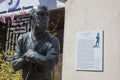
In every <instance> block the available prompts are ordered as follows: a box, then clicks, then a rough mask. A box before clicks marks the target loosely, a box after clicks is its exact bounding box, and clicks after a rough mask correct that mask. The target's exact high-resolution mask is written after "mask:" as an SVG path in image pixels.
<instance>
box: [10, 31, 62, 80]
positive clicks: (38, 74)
mask: <svg viewBox="0 0 120 80" xmlns="http://www.w3.org/2000/svg"><path fill="white" fill-rule="evenodd" d="M30 49H31V50H34V52H35V53H36V55H35V59H34V62H27V61H24V60H23V55H24V54H25V53H26V52H27V51H28V50H30ZM59 50H60V49H59V41H58V39H57V38H56V37H55V36H53V35H51V34H50V33H48V32H45V33H44V36H43V38H42V39H41V40H40V41H39V42H38V43H37V44H35V42H34V41H33V39H32V38H31V32H29V33H25V34H22V35H20V37H19V38H18V41H17V43H16V51H15V54H14V57H13V61H12V66H13V69H14V70H15V71H18V70H20V69H22V78H23V80H51V70H52V69H53V67H54V65H55V64H56V63H57V62H58V55H59Z"/></svg>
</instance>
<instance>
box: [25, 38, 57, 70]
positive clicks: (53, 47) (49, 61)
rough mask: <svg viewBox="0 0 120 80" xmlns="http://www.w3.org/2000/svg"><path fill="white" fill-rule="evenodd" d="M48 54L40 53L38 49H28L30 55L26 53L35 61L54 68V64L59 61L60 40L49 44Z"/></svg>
mask: <svg viewBox="0 0 120 80" xmlns="http://www.w3.org/2000/svg"><path fill="white" fill-rule="evenodd" d="M46 52H47V54H46V56H43V55H41V54H39V53H38V52H36V51H31V50H30V51H28V53H30V54H31V56H30V55H28V54H27V55H26V56H28V57H30V58H31V60H33V61H34V62H35V63H37V64H40V65H43V66H44V67H47V68H49V69H52V68H53V67H54V65H55V64H56V63H57V62H58V55H59V41H58V40H54V41H53V43H52V44H48V48H47V51H46Z"/></svg>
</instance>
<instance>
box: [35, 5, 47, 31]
mask: <svg viewBox="0 0 120 80" xmlns="http://www.w3.org/2000/svg"><path fill="white" fill-rule="evenodd" d="M34 15H35V27H37V28H38V29H39V30H41V31H43V30H46V29H47V28H48V23H49V15H48V10H47V8H45V7H38V9H37V10H36V11H35V13H34Z"/></svg>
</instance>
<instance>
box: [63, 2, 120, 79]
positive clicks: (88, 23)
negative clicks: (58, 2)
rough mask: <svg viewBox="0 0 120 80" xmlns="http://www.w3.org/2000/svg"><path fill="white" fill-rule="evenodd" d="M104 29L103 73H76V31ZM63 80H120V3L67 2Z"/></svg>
mask: <svg viewBox="0 0 120 80" xmlns="http://www.w3.org/2000/svg"><path fill="white" fill-rule="evenodd" d="M91 30H104V71H103V72H88V71H76V70H75V60H76V32H80V31H91ZM63 51H64V52H63V53H64V54H63V69H62V80H120V0H68V1H67V3H66V12H65V33H64V50H63Z"/></svg>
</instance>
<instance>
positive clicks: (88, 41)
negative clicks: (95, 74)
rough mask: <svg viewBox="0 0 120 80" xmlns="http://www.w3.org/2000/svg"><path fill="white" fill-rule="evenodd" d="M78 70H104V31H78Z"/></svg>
mask: <svg viewBox="0 0 120 80" xmlns="http://www.w3.org/2000/svg"><path fill="white" fill-rule="evenodd" d="M76 38H77V41H76V42H77V57H76V59H77V60H76V70H81V71H103V31H102V30H99V31H88V32H87V31H86V32H78V33H77V35H76Z"/></svg>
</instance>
